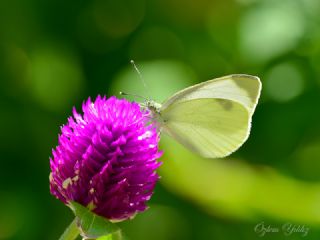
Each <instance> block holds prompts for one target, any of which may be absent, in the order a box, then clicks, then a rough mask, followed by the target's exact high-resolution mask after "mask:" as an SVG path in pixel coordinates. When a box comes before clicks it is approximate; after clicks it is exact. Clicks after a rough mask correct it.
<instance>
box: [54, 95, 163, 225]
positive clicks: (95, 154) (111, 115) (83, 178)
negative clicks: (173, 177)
mask: <svg viewBox="0 0 320 240" xmlns="http://www.w3.org/2000/svg"><path fill="white" fill-rule="evenodd" d="M82 110H83V115H81V114H79V113H77V112H76V110H75V108H74V109H73V117H70V118H69V119H68V123H67V124H66V125H64V126H62V128H61V132H62V133H61V135H59V145H58V146H57V147H56V149H54V150H53V157H52V158H50V167H51V173H50V191H51V194H53V195H54V196H55V197H56V198H58V199H60V200H61V201H62V202H64V203H65V204H68V202H70V201H76V202H78V203H80V204H82V205H84V206H87V207H88V208H90V209H91V210H92V211H93V212H95V213H96V214H98V215H100V216H103V217H105V218H107V219H109V220H124V219H127V218H130V217H133V216H134V215H135V214H136V213H137V212H140V211H144V210H145V209H146V201H148V200H149V199H150V197H151V195H152V193H153V189H154V186H155V184H156V182H157V180H158V178H159V176H158V175H157V174H156V173H155V170H156V169H157V168H158V167H159V165H160V164H161V163H160V162H158V161H157V158H159V157H160V156H161V152H159V151H158V141H159V136H158V134H157V131H156V127H155V126H154V125H153V124H152V123H149V119H148V118H147V117H146V115H148V111H143V110H141V108H140V106H139V105H138V104H137V103H131V102H129V101H127V100H124V99H122V100H120V99H117V98H115V97H111V98H109V99H106V97H103V98H102V97H100V96H98V97H97V98H96V100H95V101H94V102H92V101H91V100H90V98H89V99H88V100H87V101H86V102H85V103H83V105H82Z"/></svg>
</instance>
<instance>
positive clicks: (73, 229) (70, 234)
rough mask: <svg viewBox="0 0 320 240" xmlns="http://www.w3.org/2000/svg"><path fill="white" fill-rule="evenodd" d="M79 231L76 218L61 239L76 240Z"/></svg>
mask: <svg viewBox="0 0 320 240" xmlns="http://www.w3.org/2000/svg"><path fill="white" fill-rule="evenodd" d="M79 233H80V232H79V229H78V226H77V221H76V219H74V220H73V221H72V222H71V223H70V225H69V226H68V227H67V229H66V230H65V231H64V233H63V234H62V235H61V237H60V238H59V240H74V239H76V238H77V237H78V235H79Z"/></svg>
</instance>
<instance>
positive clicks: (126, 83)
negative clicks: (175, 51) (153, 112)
mask: <svg viewBox="0 0 320 240" xmlns="http://www.w3.org/2000/svg"><path fill="white" fill-rule="evenodd" d="M137 65H138V67H139V69H140V72H141V74H142V76H143V79H144V80H145V82H146V84H147V88H148V91H147V92H146V90H145V89H144V87H143V84H142V82H141V80H140V79H139V76H138V74H137V73H136V71H134V69H133V68H132V67H131V66H130V65H128V67H126V68H125V69H124V70H123V71H121V72H120V73H119V74H118V76H117V77H116V78H115V80H114V81H113V83H112V85H111V87H110V90H109V93H110V94H113V95H118V94H119V92H120V91H122V92H128V93H133V94H138V95H141V96H144V97H149V96H150V97H151V98H152V99H154V100H156V101H159V102H162V101H163V100H165V99H166V98H167V97H169V96H171V95H172V94H173V93H175V92H176V91H178V90H181V89H182V88H185V87H187V86H189V85H190V84H192V83H193V82H196V76H195V73H194V72H193V71H192V70H191V69H190V68H189V67H188V66H186V65H185V64H183V63H180V62H177V61H168V60H156V61H150V62H144V63H140V62H137ZM127 98H128V99H131V100H133V99H135V100H136V101H138V100H139V101H140V100H141V99H137V98H134V97H130V96H128V97H127Z"/></svg>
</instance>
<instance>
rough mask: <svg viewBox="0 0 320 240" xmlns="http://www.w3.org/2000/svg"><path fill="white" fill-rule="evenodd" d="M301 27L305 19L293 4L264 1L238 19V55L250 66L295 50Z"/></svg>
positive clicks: (300, 34) (291, 2) (289, 2)
mask: <svg viewBox="0 0 320 240" xmlns="http://www.w3.org/2000/svg"><path fill="white" fill-rule="evenodd" d="M304 27H305V22H304V17H303V15H302V13H301V11H300V9H299V6H298V5H297V4H296V3H295V2H294V1H265V2H263V3H261V4H260V5H257V6H256V7H255V8H252V9H251V10H249V11H248V12H246V13H245V15H244V16H243V18H242V19H241V22H240V39H239V40H240V43H239V44H240V50H241V53H242V55H243V57H244V58H245V59H246V60H248V61H250V62H255V61H258V62H263V61H268V60H270V59H271V58H273V57H277V56H279V55H281V54H283V53H285V52H287V51H289V50H291V49H292V48H293V47H295V46H296V44H297V43H298V41H299V39H300V38H301V37H302V36H303V34H304Z"/></svg>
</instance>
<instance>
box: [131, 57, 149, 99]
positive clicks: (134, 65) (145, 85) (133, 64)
mask: <svg viewBox="0 0 320 240" xmlns="http://www.w3.org/2000/svg"><path fill="white" fill-rule="evenodd" d="M130 63H131V64H132V66H133V68H134V69H135V70H136V72H137V73H138V75H139V78H140V80H141V82H142V84H143V87H144V90H145V91H146V92H148V87H147V84H146V81H145V80H144V78H143V77H142V74H141V72H140V71H139V69H138V67H137V66H136V64H135V63H134V61H133V60H131V61H130ZM144 99H145V100H147V99H146V98H144Z"/></svg>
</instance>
